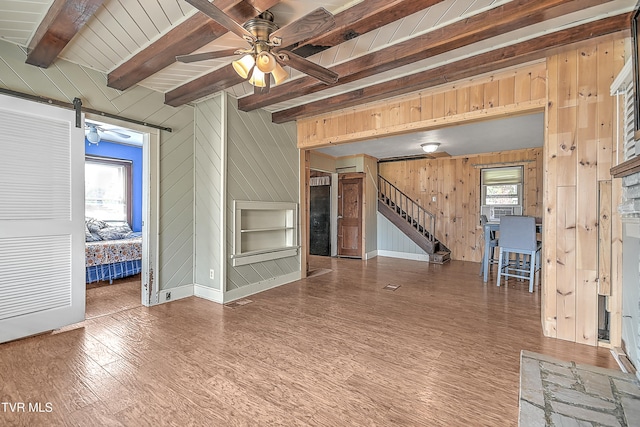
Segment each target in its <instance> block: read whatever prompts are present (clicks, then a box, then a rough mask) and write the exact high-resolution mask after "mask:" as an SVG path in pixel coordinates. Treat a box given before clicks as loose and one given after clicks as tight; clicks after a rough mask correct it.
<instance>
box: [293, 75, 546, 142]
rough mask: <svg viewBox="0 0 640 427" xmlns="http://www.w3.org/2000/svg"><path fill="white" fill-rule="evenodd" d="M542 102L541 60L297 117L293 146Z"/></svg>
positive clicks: (525, 108)
mask: <svg viewBox="0 0 640 427" xmlns="http://www.w3.org/2000/svg"><path fill="white" fill-rule="evenodd" d="M545 102H546V69H545V64H544V63H536V64H530V65H528V66H526V67H522V68H518V69H515V70H509V71H502V72H500V73H494V74H492V75H489V76H483V77H478V78H476V79H473V80H471V81H468V82H462V83H456V84H450V85H446V86H442V87H439V88H435V89H432V90H429V91H424V92H418V93H414V94H410V95H406V96H403V97H401V98H396V99H392V100H389V101H386V102H377V103H372V104H368V105H364V106H360V107H355V108H350V109H345V110H341V111H336V112H332V113H328V114H323V115H320V116H315V117H310V118H307V119H302V120H299V121H298V122H297V125H298V147H299V148H314V147H320V146H327V145H330V144H335V143H344V142H354V141H361V140H366V139H370V138H376V137H383V136H391V135H399V134H404V133H410V132H416V131H419V130H426V129H431V128H437V127H442V126H451V125H455V124H458V123H460V122H461V121H471V120H482V119H486V118H487V116H494V117H495V116H497V115H500V114H504V115H514V114H521V113H524V112H529V111H532V110H533V111H543V110H544V104H545Z"/></svg>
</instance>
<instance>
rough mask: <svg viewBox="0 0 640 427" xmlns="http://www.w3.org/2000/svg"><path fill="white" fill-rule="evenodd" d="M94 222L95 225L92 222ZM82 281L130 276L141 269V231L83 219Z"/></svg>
mask: <svg viewBox="0 0 640 427" xmlns="http://www.w3.org/2000/svg"><path fill="white" fill-rule="evenodd" d="M96 224H97V225H96ZM86 225H87V227H86V228H87V229H86V230H85V232H86V239H85V240H86V243H85V267H86V282H87V283H93V282H98V281H106V280H108V281H109V283H110V284H111V283H113V280H114V279H121V278H123V277H128V276H133V275H135V274H138V273H140V272H141V271H142V235H141V233H134V232H132V231H131V229H130V228H129V226H110V225H107V224H105V223H102V222H101V221H100V222H96V221H95V220H91V219H88V220H87V221H86Z"/></svg>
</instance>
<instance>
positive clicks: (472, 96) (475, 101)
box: [469, 85, 485, 111]
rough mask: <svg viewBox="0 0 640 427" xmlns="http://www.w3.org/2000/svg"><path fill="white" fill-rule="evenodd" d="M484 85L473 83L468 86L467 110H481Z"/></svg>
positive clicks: (482, 107)
mask: <svg viewBox="0 0 640 427" xmlns="http://www.w3.org/2000/svg"><path fill="white" fill-rule="evenodd" d="M484 108H485V107H484V85H474V86H471V87H470V88H469V111H477V110H483V109H484Z"/></svg>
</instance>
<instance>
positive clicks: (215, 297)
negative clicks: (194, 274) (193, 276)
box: [193, 283, 224, 304]
mask: <svg viewBox="0 0 640 427" xmlns="http://www.w3.org/2000/svg"><path fill="white" fill-rule="evenodd" d="M193 295H194V296H196V297H198V298H203V299H206V300H209V301H213V302H217V303H218V304H222V301H223V299H224V296H223V293H222V291H221V290H219V289H214V288H211V287H209V286H203V285H199V284H197V283H196V284H194V285H193Z"/></svg>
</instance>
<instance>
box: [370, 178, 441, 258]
mask: <svg viewBox="0 0 640 427" xmlns="http://www.w3.org/2000/svg"><path fill="white" fill-rule="evenodd" d="M378 212H380V213H381V214H382V215H384V216H385V218H387V219H388V220H389V221H391V222H392V223H393V224H394V225H395V226H396V227H398V228H399V229H400V230H401V231H402V232H403V233H404V234H405V235H406V236H407V237H408V238H410V239H411V240H412V241H413V242H414V243H415V244H416V245H418V246H419V247H420V248H422V249H423V250H424V251H425V252H426V253H428V254H429V261H430V262H434V263H437V264H443V263H445V262H447V261H449V260H450V259H451V251H450V250H449V249H447V247H446V246H444V245H443V244H442V242H440V241H438V239H436V237H435V229H436V217H435V215H433V214H432V213H430V212H428V211H426V210H425V209H424V208H423V207H422V206H420V205H419V204H417V203H416V202H415V201H413V200H412V199H411V198H409V196H407V195H406V194H404V193H403V192H402V191H400V190H399V189H398V188H397V187H396V186H395V185H393V184H391V183H390V182H389V181H387V180H386V179H384V178H383V177H381V176H380V175H378Z"/></svg>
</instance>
